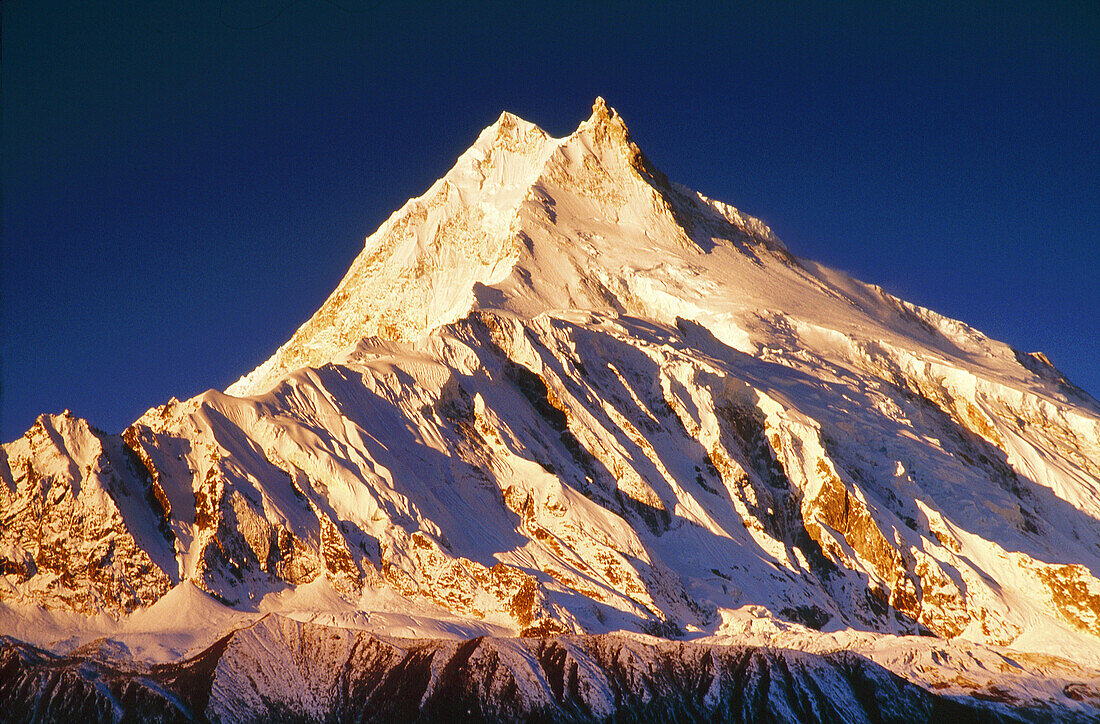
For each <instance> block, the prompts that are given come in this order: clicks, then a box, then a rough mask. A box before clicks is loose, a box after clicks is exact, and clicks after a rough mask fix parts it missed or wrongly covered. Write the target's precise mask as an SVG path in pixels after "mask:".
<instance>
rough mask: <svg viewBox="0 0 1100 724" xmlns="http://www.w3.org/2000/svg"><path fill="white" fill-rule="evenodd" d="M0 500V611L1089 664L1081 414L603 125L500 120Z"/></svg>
mask: <svg viewBox="0 0 1100 724" xmlns="http://www.w3.org/2000/svg"><path fill="white" fill-rule="evenodd" d="M0 475H2V476H3V478H4V481H3V483H4V484H3V485H0V572H2V573H3V574H4V575H3V577H2V578H0V599H2V600H3V601H5V602H7V605H8V606H15V607H18V606H27V605H30V604H32V603H37V604H41V605H42V606H45V607H46V608H48V609H51V610H55V611H76V612H79V613H83V614H93V613H97V612H106V613H110V614H113V615H119V614H122V613H126V612H129V611H132V610H134V609H135V608H138V607H141V606H147V605H149V604H152V603H154V602H155V601H157V600H158V599H159V598H160V597H161V596H163V595H164V594H165V592H166V591H168V590H169V589H170V588H171V587H173V586H176V585H178V584H179V583H180V582H182V581H190V582H192V583H193V584H194V585H195V586H197V587H198V588H199V589H201V590H203V591H206V592H208V593H210V594H211V595H213V596H214V597H216V598H217V599H218V600H220V601H222V602H224V603H226V604H228V605H230V606H232V607H236V608H238V609H240V610H250V611H262V610H268V609H265V608H264V607H265V606H267V607H268V608H271V607H277V606H282V609H280V610H293V611H294V613H293V616H294V617H297V618H299V619H302V618H310V619H312V620H315V621H320V622H322V623H334V624H343V625H348V626H355V627H359V628H372V627H373V628H375V629H376V630H381V631H384V632H387V633H391V634H396V635H403V634H407V635H447V636H449V637H459V638H461V637H463V636H472V635H475V634H477V633H489V634H494V635H508V634H521V633H523V634H549V633H555V632H575V633H603V632H610V631H617V630H627V631H636V632H647V633H650V634H655V635H658V636H663V637H684V636H686V637H691V638H703V637H707V636H710V637H713V640H715V641H720V640H728V637H735V636H738V635H749V634H754V635H755V634H759V633H760V632H762V631H772V632H783V631H803V632H807V631H809V630H811V629H818V630H821V631H825V632H835V633H836V634H837V635H841V634H842V633H843V635H844V636H855V637H857V638H858V637H859V636H863V635H864V634H861V633H858V632H867V634H875V633H877V634H907V633H924V634H933V635H935V636H938V637H943V638H959V639H961V640H965V641H970V642H976V643H980V644H984V645H989V646H1010V647H1013V648H1014V649H1018V650H1020V651H1025V652H1032V653H1035V654H1039V653H1044V654H1057V655H1059V656H1064V657H1069V658H1072V659H1075V660H1077V661H1079V662H1082V663H1085V664H1091V665H1096V664H1097V663H1100V580H1098V578H1097V576H1100V497H1098V489H1100V406H1098V405H1097V403H1096V402H1095V401H1094V400H1092V399H1091V398H1089V397H1088V396H1087V395H1085V394H1084V393H1083V392H1081V391H1080V390H1078V389H1076V388H1074V387H1073V386H1072V385H1071V384H1070V383H1069V382H1067V381H1066V380H1065V379H1064V378H1062V377H1061V375H1060V374H1059V373H1058V372H1057V371H1056V370H1055V369H1054V368H1053V367H1051V366H1050V364H1049V363H1048V362H1047V361H1046V359H1045V357H1043V356H1042V355H1038V354H1036V355H1027V354H1022V353H1019V352H1017V351H1015V350H1013V349H1011V348H1010V347H1008V346H1006V345H1004V344H1002V343H1000V342H997V341H994V340H991V339H989V338H987V337H986V336H984V335H983V334H981V333H980V332H978V331H976V330H974V329H972V328H970V327H968V326H967V325H965V324H963V323H961V322H958V321H954V320H950V319H946V318H944V317H941V316H940V315H937V314H936V313H934V312H931V311H929V310H927V309H923V308H920V307H917V306H914V305H912V304H909V303H907V302H903V301H901V300H898V299H896V298H894V297H892V296H890V295H889V294H887V293H885V292H884V291H882V290H881V289H880V288H878V287H875V286H872V285H868V284H864V283H862V282H858V281H855V280H853V279H851V278H849V277H847V276H846V275H844V274H842V273H840V272H837V271H834V270H831V269H827V268H825V267H822V266H821V265H818V264H815V263H813V262H810V261H807V260H804V259H800V258H797V257H795V256H793V255H792V254H790V253H789V252H788V251H787V250H786V249H785V247H784V246H783V245H782V244H781V243H780V241H779V240H778V239H776V238H775V236H774V235H773V234H772V233H771V231H770V230H769V229H768V228H767V227H766V226H765V225H764V224H762V223H761V222H760V221H758V220H756V219H753V218H750V217H747V216H744V215H743V214H741V213H740V212H738V211H737V210H736V209H734V208H732V207H730V206H727V205H726V204H723V203H720V202H717V201H713V200H711V199H708V198H706V197H704V196H702V195H701V194H698V193H696V192H693V191H690V190H689V189H687V188H684V187H682V186H679V185H677V184H675V183H672V182H670V181H669V180H668V179H667V178H666V177H665V176H664V175H663V174H662V173H661V172H660V171H658V170H657V169H655V168H654V167H653V166H652V165H651V164H650V162H649V161H648V160H647V159H646V157H645V156H644V155H643V154H642V153H641V151H640V150H639V149H638V147H637V146H636V145H635V144H634V143H633V141H632V140H631V138H630V135H629V133H628V132H627V129H626V126H625V125H624V124H623V122H622V120H621V119H620V118H619V116H618V115H617V114H616V113H615V112H614V111H613V110H611V109H609V108H608V107H607V106H606V105H605V104H604V102H603V101H602V100H599V99H598V100H597V102H596V104H595V107H594V109H593V114H592V116H591V118H589V119H588V120H587V121H585V122H584V123H582V124H581V125H580V127H579V128H578V129H577V130H576V132H574V133H573V134H572V135H570V136H568V137H566V138H561V139H556V138H551V137H549V136H548V135H546V134H545V133H544V132H543V131H542V130H541V129H539V128H538V127H536V126H534V125H532V124H530V123H527V122H525V121H523V120H520V119H518V118H516V117H515V116H512V115H510V114H507V113H505V114H503V115H502V116H501V117H500V119H499V120H498V121H497V122H496V123H495V124H494V125H493V126H491V127H489V128H487V129H486V130H485V131H483V132H482V133H481V135H480V136H479V137H478V139H477V141H476V142H475V144H474V145H473V146H472V147H471V148H470V149H469V150H468V151H467V152H466V153H465V154H463V155H462V156H461V157H460V158H459V160H458V162H457V163H456V165H455V167H454V168H453V169H452V170H451V171H450V172H448V173H447V175H446V176H444V177H443V178H442V179H441V180H439V181H437V182H436V183H435V184H433V185H432V186H431V188H430V189H429V190H428V191H427V192H426V193H425V194H424V195H423V196H421V197H419V198H417V199H413V200H411V201H409V202H408V203H406V204H405V205H404V206H403V207H402V208H401V209H399V210H398V211H397V212H395V213H394V214H393V215H392V216H391V217H390V218H389V219H388V220H387V221H386V222H385V223H384V224H383V225H382V226H381V228H380V229H379V230H378V231H377V232H375V233H374V234H373V235H372V236H370V237H369V238H368V239H367V241H366V246H365V248H364V250H363V252H362V253H361V254H360V255H359V256H358V257H357V258H356V259H355V261H354V262H353V263H352V266H351V269H350V270H349V272H348V274H347V276H346V277H345V278H344V280H343V281H342V282H341V283H340V285H339V287H337V289H336V291H335V292H333V294H332V296H331V297H330V298H329V299H328V300H327V301H326V302H325V303H324V305H323V306H322V307H321V308H320V310H318V312H317V313H316V314H315V315H314V316H313V317H312V318H311V319H310V320H309V321H308V322H307V323H306V324H305V325H303V326H302V328H301V329H299V330H298V331H297V332H296V333H295V334H294V336H293V337H292V338H291V339H290V340H289V341H288V342H287V343H286V344H285V345H283V346H282V347H281V348H280V349H279V350H278V351H277V352H276V353H275V355H274V356H273V357H272V358H271V359H269V360H268V361H266V362H264V363H263V364H262V365H260V366H259V367H258V368H257V369H256V370H254V371H253V372H251V373H249V374H248V375H245V376H244V377H243V378H241V380H240V381H238V382H237V383H236V384H234V385H233V386H232V387H230V388H229V390H227V393H220V392H216V391H213V390H211V391H208V392H206V393H204V394H203V395H200V396H198V397H196V398H194V399H191V400H187V401H184V402H177V401H175V400H173V401H171V402H169V403H168V404H166V405H165V406H163V407H161V408H155V409H153V410H150V411H149V412H148V413H146V415H144V416H143V417H142V418H141V419H140V420H138V421H137V422H135V423H134V424H133V425H132V426H131V427H130V428H128V429H127V430H126V431H125V432H124V433H123V434H122V435H121V436H116V435H108V434H105V433H102V432H100V431H97V430H95V429H94V428H92V427H90V426H89V425H88V424H87V423H85V422H84V421H82V420H79V419H76V418H73V417H71V416H68V415H60V416H43V417H42V418H40V419H39V421H38V422H37V423H36V424H35V426H34V427H33V428H32V429H31V430H30V431H29V432H28V433H27V434H26V435H25V436H24V438H22V439H20V440H17V441H15V442H13V443H10V444H8V445H5V446H4V447H3V453H2V457H0ZM322 583H323V584H324V588H325V590H326V591H328V593H327V594H323V595H322V594H321V593H315V594H310V595H308V596H304V597H301V596H300V597H299V598H300V599H301V600H300V601H299V604H296V605H291V604H290V603H288V602H289V601H291V600H292V599H293V596H292V595H291V594H292V593H293V587H295V586H302V584H310V585H311V586H314V587H315V588H316V587H317V586H319V585H320V584H322ZM189 585H190V584H189ZM311 590H312V589H311ZM295 606H296V607H295ZM288 607H289V608H288ZM401 627H404V628H401ZM425 632H427V634H425ZM441 632H442V633H441ZM777 635H778V633H777ZM835 640H839V639H836V638H835V637H834V641H835Z"/></svg>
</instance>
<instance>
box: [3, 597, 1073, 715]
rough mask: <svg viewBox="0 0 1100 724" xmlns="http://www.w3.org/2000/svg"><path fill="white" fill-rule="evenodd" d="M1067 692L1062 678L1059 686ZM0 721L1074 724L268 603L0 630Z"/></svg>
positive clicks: (833, 670) (919, 693)
mask: <svg viewBox="0 0 1100 724" xmlns="http://www.w3.org/2000/svg"><path fill="white" fill-rule="evenodd" d="M1063 686H1065V687H1066V690H1067V691H1069V692H1071V693H1073V692H1074V689H1073V688H1072V687H1073V686H1074V685H1073V684H1063ZM0 701H3V702H4V703H5V708H4V711H5V712H6V714H7V719H6V720H8V721H17V720H20V719H26V720H33V719H35V718H38V719H49V720H53V721H59V720H68V721H105V720H110V719H112V718H115V717H116V716H117V713H119V712H121V713H122V718H127V717H128V718H130V719H131V720H133V721H150V720H151V721H179V722H190V721H217V722H226V723H228V722H240V723H242V724H243V723H245V722H256V721H278V722H325V721H357V722H386V723H387V724H388V723H391V722H412V721H473V722H478V721H527V722H584V721H593V720H614V719H620V720H629V721H660V722H679V721H684V722H689V721H723V722H803V721H822V722H852V723H854V722H944V721H950V722H962V721H982V722H991V723H995V722H1023V721H1030V722H1052V721H1065V722H1077V721H1080V722H1084V721H1088V719H1089V715H1088V713H1087V712H1085V711H1071V710H1060V711H1059V710H1051V709H1050V708H1049V707H1048V706H1044V705H1041V704H1039V705H1036V704H1034V703H1031V704H1030V705H1029V704H1028V703H1026V702H1019V701H1017V700H1016V699H1015V697H1014V696H1013V695H1012V694H1011V693H1010V692H1008V691H1007V690H1003V689H999V688H996V687H993V688H991V689H990V690H989V691H987V692H985V695H984V696H981V697H951V696H947V695H944V694H940V693H936V692H934V691H929V690H927V689H925V688H922V687H920V686H918V685H916V684H914V683H912V682H909V681H906V680H905V679H904V678H902V677H900V676H898V675H896V674H893V673H891V672H889V671H887V670H886V669H885V668H883V667H882V666H879V665H878V664H875V663H874V662H872V661H871V660H870V659H868V658H866V657H864V656H861V655H859V654H854V653H851V652H847V651H837V652H832V653H827V654H817V653H806V652H803V651H797V650H791V649H782V648H771V647H763V646H746V645H732V646H730V645H718V644H696V643H681V642H671V641H660V640H651V641H641V640H638V639H637V638H632V637H627V636H616V635H613V634H604V635H601V636H555V637H544V638H518V639H517V638H486V637H478V638H474V639H470V640H468V641H440V640H438V639H436V640H430V639H429V640H422V639H420V640H418V639H393V638H389V637H385V636H378V635H374V634H370V633H367V632H365V631H348V630H346V629H336V628H331V627H326V626H318V625H316V624H306V623H300V622H297V621H292V620H290V619H285V618H281V617H276V616H268V617H265V618H264V619H262V620H261V621H259V622H257V623H256V624H254V625H252V626H250V627H247V628H243V629H240V630H238V631H235V632H233V633H231V634H229V635H227V636H225V637H223V638H221V639H219V640H218V641H216V642H215V643H214V644H213V645H211V646H210V647H209V648H207V649H205V650H203V651H201V652H200V653H198V654H197V655H195V656H192V657H189V658H187V659H185V660H182V661H178V662H172V663H168V664H154V665H144V666H138V665H134V664H133V663H128V662H123V663H119V662H113V661H111V660H110V659H107V658H105V657H99V658H95V657H89V656H88V655H86V654H72V655H69V656H64V657H59V656H56V655H53V654H50V653H49V652H46V651H43V650H41V649H36V648H34V647H29V646H26V645H25V644H19V643H17V642H10V641H9V642H3V641H2V640H0Z"/></svg>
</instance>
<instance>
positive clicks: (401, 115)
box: [0, 0, 1100, 441]
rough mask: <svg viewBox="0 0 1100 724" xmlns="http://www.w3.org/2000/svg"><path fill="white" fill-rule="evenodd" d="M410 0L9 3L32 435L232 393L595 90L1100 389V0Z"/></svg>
mask: <svg viewBox="0 0 1100 724" xmlns="http://www.w3.org/2000/svg"><path fill="white" fill-rule="evenodd" d="M401 5H413V4H412V3H397V2H393V3H390V2H361V1H357V0H278V1H274V0H273V1H270V2H265V1H264V0H225V1H224V2H214V1H211V2H204V1H201V0H198V1H192V2H184V1H183V0H176V1H175V2H155V1H154V2H150V1H142V2H123V1H118V0H116V1H112V2H87V3H73V2H53V1H52V0H33V1H32V0H5V2H4V3H3V4H2V12H3V63H2V74H3V77H2V92H3V119H2V120H3V140H2V142H3V149H2V151H3V155H2V163H3V178H2V181H3V242H4V243H3V269H2V275H3V277H2V279H3V287H2V291H3V312H2V314H3V349H2V353H3V359H2V362H3V388H2V419H0V433H2V435H0V437H2V439H3V440H5V441H6V440H11V439H13V438H15V437H18V436H19V435H20V434H22V432H23V431H24V430H26V429H27V428H28V427H29V426H30V424H31V423H32V422H33V420H34V418H35V417H36V416H37V415H38V414H39V413H41V412H59V411H60V410H62V409H65V408H71V409H72V410H73V412H74V413H76V414H78V415H81V416H84V417H87V418H89V419H90V421H91V422H92V423H93V424H95V425H97V426H99V427H101V428H104V429H106V430H108V431H111V432H118V431H120V430H121V429H122V428H124V427H125V426H126V425H127V424H129V423H130V422H131V421H133V420H134V419H135V418H137V417H138V416H139V415H140V414H141V413H142V412H144V411H145V410H146V409H147V408H149V407H151V406H153V405H157V404H161V403H163V402H164V401H165V400H167V399H168V398H169V397H171V396H176V397H179V398H181V399H182V398H185V397H189V396H192V395H195V394H197V393H199V392H201V391H203V390H204V389H206V388H209V387H215V388H224V387H226V386H227V385H228V384H230V383H231V382H233V381H234V380H236V379H237V377H239V376H240V375H241V374H243V373H245V372H247V371H249V370H250V369H252V368H253V367H254V366H255V365H257V364H258V363H260V362H261V361H263V360H264V359H265V358H266V357H268V356H269V355H270V354H271V353H272V352H273V351H274V350H275V348H276V347H277V346H278V345H279V344H281V343H282V342H283V341H285V340H286V339H287V338H288V337H289V336H290V335H291V334H292V332H293V331H294V330H295V329H296V328H297V327H298V325H300V324H301V323H302V322H303V321H305V320H306V319H307V318H308V317H309V315H310V314H311V313H312V312H313V311H314V310H315V309H316V308H317V307H318V306H319V305H320V303H321V302H322V301H323V300H324V298H325V297H326V296H327V295H328V293H329V292H330V291H331V290H332V289H333V288H334V287H335V285H336V283H337V282H338V281H339V279H340V278H341V276H342V275H343V273H344V271H345V270H346V269H347V267H348V265H349V264H350V263H351V261H352V259H353V258H354V256H355V255H356V253H357V252H358V251H359V249H360V248H361V247H362V243H363V238H364V237H365V236H367V235H368V234H369V233H370V232H372V231H373V230H374V229H375V228H376V227H377V226H378V224H380V223H381V222H382V221H383V220H384V219H385V218H386V217H387V216H388V215H389V213H390V212H391V211H392V210H394V209H395V208H397V207H398V206H400V205H401V204H402V203H403V202H404V201H405V200H406V199H408V198H410V197H412V196H416V195H419V194H421V193H423V192H424V190H426V189H427V187H428V186H429V185H430V184H431V183H432V181H434V180H435V179H436V178H438V177H439V176H441V175H442V174H443V173H445V172H446V170H447V169H448V168H450V166H451V165H452V164H453V162H454V160H455V159H456V158H457V156H458V155H459V154H460V153H461V152H462V151H463V150H465V148H466V147H467V146H469V144H470V143H472V142H473V140H474V138H475V137H476V136H477V134H478V132H479V131H480V130H481V129H482V128H483V127H484V126H486V125H489V124H490V123H492V121H493V120H495V118H496V117H497V115H499V113H500V112H501V110H505V109H507V110H510V111H512V112H514V113H516V114H517V115H519V116H521V117H523V118H526V119H528V120H530V121H532V122H535V123H537V124H539V125H540V126H542V127H543V128H544V129H546V130H547V131H548V132H550V133H552V134H554V135H563V134H566V133H569V132H570V131H572V130H573V128H574V127H575V126H576V125H577V123H579V122H580V121H581V120H583V119H584V118H586V117H587V116H588V114H589V111H590V107H591V104H592V99H593V98H594V97H595V96H596V95H602V96H604V97H605V98H606V99H607V100H608V102H609V104H611V105H612V106H613V107H615V108H617V109H618V110H619V112H620V113H621V114H622V115H623V117H624V119H625V120H626V122H627V124H628V126H629V127H630V129H631V132H632V134H633V135H634V137H635V140H636V141H638V143H639V145H641V147H642V148H643V150H645V152H646V153H647V155H649V156H650V158H651V159H652V160H653V161H654V163H655V164H656V165H657V166H658V167H659V168H661V169H662V170H663V171H665V172H666V173H667V174H668V176H669V177H671V178H672V179H673V180H676V181H679V182H681V183H684V184H686V185H688V186H690V187H692V188H695V189H698V190H700V191H702V192H703V193H705V194H707V195H709V196H712V197H715V198H718V199H721V200H723V201H727V202H729V203H732V204H733V205H735V206H737V207H738V208H740V209H742V210H744V211H746V212H748V213H750V214H753V215H756V216H759V217H762V218H763V219H764V220H765V221H767V222H768V223H769V224H770V225H771V226H772V227H773V228H774V229H775V230H776V232H777V233H778V234H779V236H780V237H781V238H782V239H784V241H785V242H786V243H787V245H788V246H789V247H790V248H791V250H792V251H794V252H795V253H797V254H799V255H801V256H805V257H809V258H812V259H816V260H819V261H822V262H824V263H826V264H829V265H831V266H834V267H838V268H841V269H844V270H846V271H848V272H850V273H852V274H853V275H855V276H856V277H858V278H860V279H863V280H865V281H869V282H875V283H879V284H882V285H883V286H884V287H885V288H886V289H888V290H889V291H892V292H894V293H895V294H898V295H900V296H901V297H903V298H905V299H908V300H910V301H913V302H916V303H918V304H922V305H925V306H928V307H931V308H932V309H935V310H936V311H938V312H941V313H944V314H947V315H948V316H951V317H956V318H960V319H963V320H965V321H967V322H968V323H970V324H972V325H974V326H976V327H977V328H978V329H981V330H982V331H984V332H986V333H987V334H990V335H991V336H993V337H996V338H998V339H1002V340H1004V341H1006V342H1008V343H1010V344H1012V345H1013V346H1015V347H1018V348H1021V349H1024V350H1026V351H1031V350H1043V351H1045V352H1046V353H1047V355H1048V356H1049V357H1050V358H1051V360H1053V361H1054V363H1055V364H1056V365H1058V366H1059V367H1060V368H1061V369H1062V371H1063V372H1064V373H1065V374H1066V375H1067V376H1068V377H1069V378H1070V379H1071V380H1073V381H1074V382H1076V383H1077V384H1079V385H1080V386H1082V387H1083V388H1084V389H1085V390H1086V391H1088V392H1090V393H1091V394H1093V395H1094V396H1100V343H1098V341H1097V321H1098V319H1100V281H1098V274H1100V231H1098V230H1100V147H1098V144H1100V141H1098V139H1100V122H1098V120H1097V116H1098V115H1100V11H1098V10H1097V7H1098V6H1097V3H1095V2H1079V3H1057V2H1036V3H1029V4H1015V3H1010V2H1009V3H1004V2H999V3H989V4H987V5H978V4H970V3H958V4H955V3H931V4H929V3H919V4H918V3H911V4H910V3H906V4H895V3H881V2H873V3H866V4H860V3H814V4H812V5H809V6H803V5H798V4H785V3H774V2H771V3H762V4H759V5H751V4H750V5H745V6H742V7H741V9H738V10H727V11H721V12H719V11H716V10H712V9H707V8H705V7H702V6H705V5H708V4H707V3H699V4H687V6H686V7H680V6H673V5H646V4H642V3H627V2H622V3H616V2H612V3H580V2H578V3H557V4H555V3H550V2H540V3H532V4H524V3H520V2H508V3H500V4H496V5H487V6H484V7H483V8H482V9H480V10H474V9H472V5H473V4H467V3H456V4H453V5H446V6H441V5H440V4H439V3H424V4H422V5H423V7H408V8H401V9H400V10H397V9H395V7H397V6H401ZM918 5H920V6H925V5H934V6H935V8H927V7H920V8H918V7H917V6H918ZM956 5H958V6H959V7H956ZM429 6H430V7H429ZM591 6H598V7H591ZM808 8H810V9H808ZM899 8H900V9H899Z"/></svg>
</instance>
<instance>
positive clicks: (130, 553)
mask: <svg viewBox="0 0 1100 724" xmlns="http://www.w3.org/2000/svg"><path fill="white" fill-rule="evenodd" d="M4 453H5V454H4V456H3V457H4V460H5V462H6V465H3V466H0V477H2V479H3V484H2V485H0V573H2V574H3V575H4V578H5V580H6V581H7V582H8V587H7V588H8V590H9V591H10V590H11V586H12V584H14V585H18V586H19V587H20V590H21V591H22V592H23V594H24V595H26V596H28V597H30V598H31V599H33V600H35V601H36V602H38V603H41V604H43V605H45V606H48V607H61V608H70V609H72V610H75V611H79V612H81V613H88V614H91V613H95V612H97V611H99V610H106V611H109V612H112V613H124V612H128V611H132V610H134V609H135V608H137V607H139V606H144V605H148V604H150V603H152V602H154V601H156V600H157V599H158V598H160V597H161V596H162V595H164V593H165V592H167V591H168V589H169V588H170V587H171V586H172V584H173V583H175V582H178V578H176V579H174V574H175V573H176V571H175V570H174V568H175V567H174V565H172V564H174V560H173V557H172V555H171V554H170V552H169V551H170V548H169V545H170V538H169V536H170V533H169V532H168V531H167V530H166V529H165V528H163V527H162V526H161V525H160V523H161V522H162V521H163V518H162V517H161V516H163V515H164V511H163V510H161V509H159V501H158V500H157V498H156V492H155V488H154V486H155V483H154V482H152V481H150V480H148V479H147V478H145V477H144V475H143V473H144V472H145V471H144V469H143V468H142V467H141V465H140V463H137V462H136V461H135V459H134V458H133V456H132V454H131V453H130V451H129V449H128V448H126V447H125V446H124V445H123V444H122V441H121V440H120V439H119V438H118V436H108V435H105V434H103V433H101V432H99V431H98V430H94V429H93V428H91V427H90V426H89V425H88V423H87V422H85V421H84V420H81V419H79V418H75V417H72V416H71V415H69V414H67V413H66V414H63V415H60V416H57V417H52V416H48V415H43V416H42V417H40V418H39V419H38V421H37V422H36V423H35V424H34V426H33V427H32V428H31V429H30V430H28V431H27V433H26V434H25V435H24V436H23V438H22V439H21V440H18V441H16V442H14V443H11V444H10V445H7V446H5V450H4ZM2 591H3V589H0V596H3V592H2Z"/></svg>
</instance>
